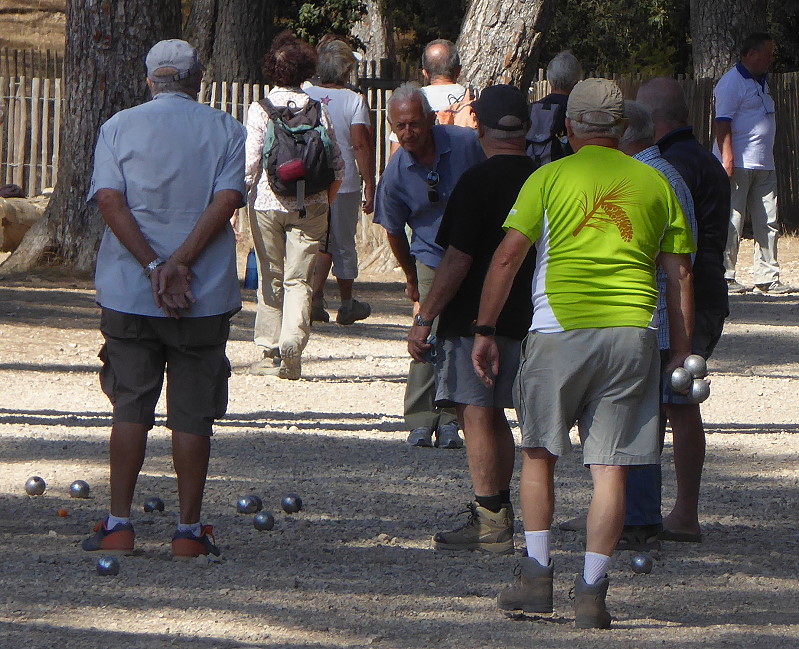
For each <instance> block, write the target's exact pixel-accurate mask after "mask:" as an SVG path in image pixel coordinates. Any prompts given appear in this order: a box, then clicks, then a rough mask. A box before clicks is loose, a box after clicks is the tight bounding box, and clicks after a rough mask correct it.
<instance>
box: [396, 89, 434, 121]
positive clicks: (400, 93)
mask: <svg viewBox="0 0 799 649" xmlns="http://www.w3.org/2000/svg"><path fill="white" fill-rule="evenodd" d="M404 101H418V102H419V104H420V105H421V107H422V114H423V115H429V114H430V113H432V112H433V109H432V108H431V107H430V102H429V101H427V95H425V94H424V93H423V92H422V88H421V86H419V84H418V83H416V82H415V81H406V82H405V83H403V84H402V85H401V86H400V87H399V88H397V89H396V90H395V91H394V92H393V93H392V94H391V97H389V100H388V103H387V104H386V114H387V115H388V121H389V122H390V121H391V107H392V106H393V105H394V104H398V103H400V102H404Z"/></svg>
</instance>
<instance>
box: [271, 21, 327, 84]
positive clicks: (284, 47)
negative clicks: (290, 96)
mask: <svg viewBox="0 0 799 649" xmlns="http://www.w3.org/2000/svg"><path fill="white" fill-rule="evenodd" d="M263 72H264V78H265V79H266V81H267V83H270V84H272V85H273V86H282V87H286V88H298V87H299V86H300V84H302V82H303V81H306V80H308V79H310V78H311V77H312V76H313V75H314V73H315V72H316V50H315V49H314V48H313V47H311V46H310V45H309V44H308V43H306V42H305V41H303V40H300V39H299V38H295V37H294V35H293V34H292V33H291V32H289V31H284V32H281V33H280V34H278V35H277V36H275V38H274V39H273V40H272V45H271V46H270V48H269V51H268V52H267V53H266V54H265V55H264V64H263Z"/></svg>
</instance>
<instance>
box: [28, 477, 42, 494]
mask: <svg viewBox="0 0 799 649" xmlns="http://www.w3.org/2000/svg"><path fill="white" fill-rule="evenodd" d="M45 489H47V483H46V482H45V481H44V478H40V477H39V476H37V475H34V476H31V477H30V478H28V479H27V480H26V481H25V493H26V494H28V495H29V496H41V495H42V494H43V493H44V490H45Z"/></svg>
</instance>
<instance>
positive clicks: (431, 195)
mask: <svg viewBox="0 0 799 649" xmlns="http://www.w3.org/2000/svg"><path fill="white" fill-rule="evenodd" d="M438 180H439V178H438V172H437V171H431V172H430V173H429V174H427V200H428V201H430V202H431V203H438V201H439V199H440V197H439V195H438V190H437V189H436V187H438Z"/></svg>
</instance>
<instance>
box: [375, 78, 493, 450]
mask: <svg viewBox="0 0 799 649" xmlns="http://www.w3.org/2000/svg"><path fill="white" fill-rule="evenodd" d="M435 117H436V114H435V112H434V111H433V109H432V108H431V107H430V104H429V102H428V101H427V98H426V97H425V95H424V93H423V92H422V89H421V88H420V87H419V86H418V85H417V84H415V83H406V84H403V85H402V86H400V87H399V88H397V89H396V90H395V91H394V93H393V94H392V96H391V99H389V101H388V119H389V122H390V123H391V127H392V129H393V131H394V133H395V134H396V136H397V138H398V139H399V143H400V147H401V148H400V149H399V150H398V151H397V153H396V154H395V155H394V156H392V158H391V160H390V161H389V163H388V165H387V166H386V169H385V171H384V172H383V174H382V176H381V177H380V183H379V184H378V186H377V195H376V196H375V218H374V222H375V223H379V224H380V225H382V226H383V227H384V228H385V229H386V236H387V237H388V243H389V245H390V247H391V251H392V252H393V253H394V256H395V257H396V258H397V262H398V263H399V265H400V266H401V267H402V270H403V271H404V272H405V280H406V287H405V295H407V297H408V299H410V300H412V301H413V302H414V305H415V308H414V313H416V311H417V310H418V304H419V302H420V300H424V298H425V297H426V295H427V292H428V291H429V290H430V286H431V284H432V282H433V275H434V273H435V269H436V267H437V266H438V263H439V262H440V261H441V257H442V256H443V254H444V251H443V250H442V248H441V247H440V246H439V245H438V244H437V243H436V235H437V234H438V228H439V225H440V224H441V218H442V216H443V215H444V209H445V208H446V206H447V201H448V199H449V197H450V195H451V194H452V190H453V188H454V187H455V184H456V183H457V182H458V179H459V178H460V177H461V174H462V173H463V172H464V171H466V170H467V169H468V168H469V167H471V166H472V165H474V164H476V163H478V162H482V161H483V160H485V155H484V153H483V150H482V148H481V147H480V144H479V142H478V141H477V136H476V135H475V133H474V131H473V130H472V129H467V128H461V127H459V126H443V125H435V126H434V124H435ZM406 226H408V227H409V228H410V230H411V241H410V243H409V242H408V237H407V236H406V234H405V227H406ZM415 318H416V320H415V322H417V324H419V325H420V326H430V325H432V324H433V323H432V322H427V321H424V320H423V319H421V317H420V316H419V314H416V316H415ZM433 331H435V327H434V329H433ZM434 399H435V376H434V372H433V366H432V365H431V364H429V363H421V362H419V361H415V360H414V361H411V366H410V370H409V371H408V382H407V386H406V389H405V407H404V414H405V423H406V425H407V426H408V428H409V429H410V431H411V433H410V435H409V437H408V443H409V444H411V445H413V446H432V445H433V432H434V431H435V432H436V434H437V438H436V439H437V441H436V444H437V445H438V446H439V448H442V447H443V448H460V447H461V446H462V445H463V442H462V440H461V438H460V436H459V435H458V422H457V419H456V417H455V413H454V412H453V411H452V410H449V409H446V410H441V409H438V408H436V407H435V405H434Z"/></svg>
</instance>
